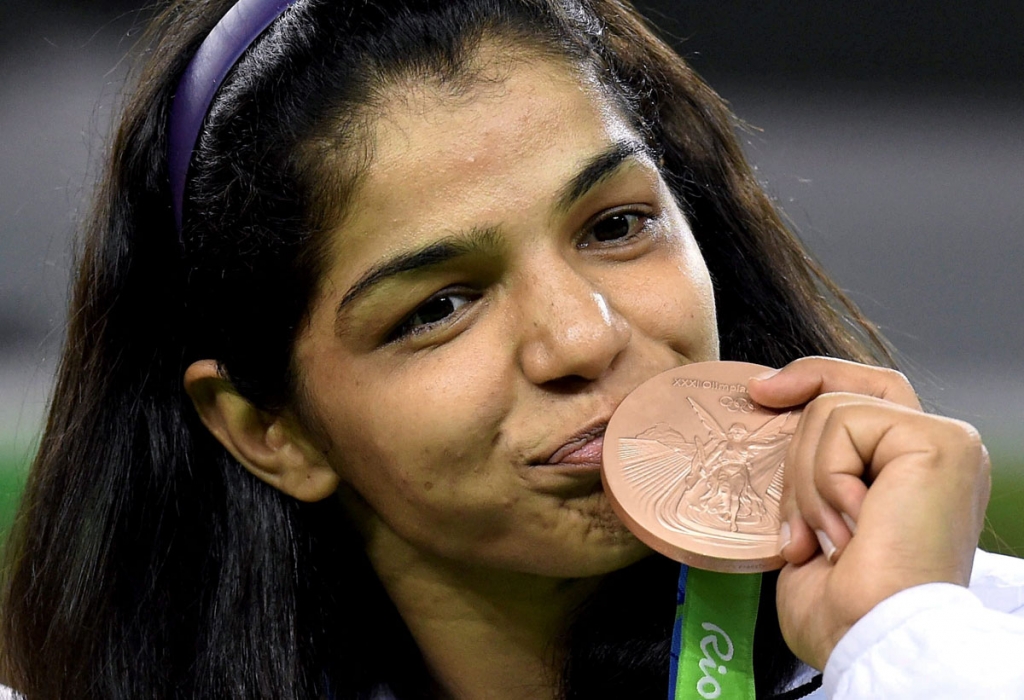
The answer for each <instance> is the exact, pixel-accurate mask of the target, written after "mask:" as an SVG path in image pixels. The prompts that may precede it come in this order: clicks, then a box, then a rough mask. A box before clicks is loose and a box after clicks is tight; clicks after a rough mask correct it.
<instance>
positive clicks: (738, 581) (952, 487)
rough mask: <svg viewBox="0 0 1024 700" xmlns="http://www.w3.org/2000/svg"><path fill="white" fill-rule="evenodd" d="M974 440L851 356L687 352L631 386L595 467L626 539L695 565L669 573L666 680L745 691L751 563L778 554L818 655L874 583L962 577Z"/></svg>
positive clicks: (976, 483)
mask: <svg viewBox="0 0 1024 700" xmlns="http://www.w3.org/2000/svg"><path fill="white" fill-rule="evenodd" d="M758 377H760V378H758ZM983 450H984V448H983V447H982V446H981V444H980V441H978V440H977V436H976V434H975V433H974V432H973V430H972V429H971V428H970V426H966V425H965V424H963V423H960V422H958V421H952V420H949V419H945V418H941V417H937V416H931V415H928V414H925V413H923V412H921V410H920V404H919V403H918V401H917V397H916V395H915V394H914V392H913V389H912V388H911V387H910V385H909V384H908V383H907V381H906V379H905V378H903V377H902V375H900V374H898V373H896V372H893V371H891V370H884V369H879V368H875V367H869V366H865V365H859V364H856V363H851V362H845V361H840V360H831V359H826V358H804V359H802V360H798V361H796V362H794V363H791V364H790V365H788V366H787V367H786V368H784V369H783V370H782V371H780V372H778V373H775V374H772V370H769V369H768V368H765V367H760V366H758V365H750V364H747V363H735V362H712V363H700V364H692V365H687V366H684V367H680V368H676V369H673V370H670V371H668V372H665V373H663V374H661V375H658V376H657V377H654V378H653V379H651V380H649V381H648V382H646V383H645V384H643V385H642V386H640V387H639V388H638V389H637V390H635V391H634V392H633V393H632V394H631V395H630V396H629V397H627V398H626V400H625V401H623V403H622V405H621V406H620V407H619V409H618V411H616V413H615V415H614V416H613V418H612V421H611V422H610V424H609V426H608V431H607V433H606V436H605V450H604V464H605V467H604V470H603V472H602V476H603V478H604V482H605V488H606V491H607V493H608V495H609V498H610V500H611V502H612V504H613V507H614V509H615V510H616V513H617V514H618V515H619V517H620V518H621V519H622V520H623V521H624V522H625V523H626V524H627V525H628V526H629V527H630V529H631V530H632V531H633V532H634V534H636V536H637V537H638V538H639V539H641V540H642V541H643V542H645V543H646V544H648V545H649V546H651V547H652V548H653V549H655V550H656V551H658V552H660V553H662V554H664V555H666V556H669V557H671V558H673V559H676V560H677V561H680V562H682V563H684V564H687V565H689V566H691V567H694V568H692V569H688V568H687V567H686V566H684V567H683V571H682V574H681V576H680V598H681V600H680V601H679V602H680V605H679V607H678V611H677V634H676V640H675V644H674V647H675V649H674V651H675V652H678V654H679V655H678V658H679V666H678V668H673V670H672V678H673V682H674V683H675V687H674V691H673V693H674V694H673V695H672V697H678V698H684V697H693V696H694V691H696V693H697V695H698V696H701V697H714V698H718V697H722V698H730V697H732V698H744V697H750V698H752V697H753V692H754V690H753V681H752V663H751V662H750V661H749V659H750V658H751V656H752V639H753V626H754V622H755V616H756V610H757V596H758V594H759V589H760V576H759V575H757V574H751V573H750V572H760V571H767V570H771V569H774V568H779V567H782V566H783V565H784V564H786V563H789V564H792V565H793V566H788V567H786V569H785V570H784V571H783V572H782V574H781V576H780V579H779V594H778V605H779V615H780V622H781V624H782V628H783V632H784V634H785V636H786V639H787V642H788V643H789V645H790V646H791V648H793V650H794V652H795V653H796V654H797V655H798V656H799V657H800V658H802V659H803V660H804V661H806V662H808V663H810V664H811V665H812V666H815V667H816V668H819V669H820V668H822V667H823V666H824V664H825V662H826V661H827V659H828V656H829V654H830V653H831V650H832V648H833V647H834V646H835V644H836V643H837V642H838V640H839V638H840V637H841V636H842V635H843V634H844V633H845V632H846V631H847V630H848V629H849V628H850V626H852V625H853V624H854V623H855V622H856V621H857V620H858V619H860V617H861V616H863V615H864V614H866V613H867V612H868V611H869V610H870V609H871V608H872V607H874V605H876V604H877V603H879V602H881V600H883V599H885V598H886V597H888V596H890V595H892V594H894V593H896V592H898V591H900V590H903V589H905V588H908V587H910V586H913V585H917V584H920V583H925V582H929V581H950V582H954V583H961V584H966V582H967V581H968V579H969V575H970V569H971V562H972V556H973V552H974V547H975V546H976V543H977V537H978V534H979V532H980V528H981V518H982V514H983V513H984V503H985V501H986V500H987V495H988V488H987V465H988V461H987V456H986V455H985V454H984V453H983ZM783 465H785V469H783ZM883 469H884V470H886V471H885V475H884V477H883ZM937 471H938V472H941V473H936V472H937ZM783 475H785V476H784V477H783ZM869 485H871V486H872V489H871V491H870V493H869V488H868V487H869ZM854 532H856V533H857V537H856V540H854V538H853V533H854ZM780 549H781V550H782V555H780V553H779V552H780ZM896 552H899V553H900V559H899V560H898V561H894V558H893V554H894V553H896ZM783 557H784V558H783ZM684 589H685V596H684V595H683V594H684ZM730 631H731V632H732V634H730ZM726 657H728V658H726Z"/></svg>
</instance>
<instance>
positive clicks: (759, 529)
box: [601, 362, 800, 573]
mask: <svg viewBox="0 0 1024 700" xmlns="http://www.w3.org/2000/svg"><path fill="white" fill-rule="evenodd" d="M767 369H768V368H767V367H762V366H761V365H755V364H750V363H747V362H700V363H695V364H690V365H685V366H682V367H677V368H675V369H671V370H669V371H667V372H663V373H662V374H659V375H657V376H656V377H653V378H652V379H650V380H648V381H646V382H644V383H643V384H642V385H640V386H639V387H637V389H636V390H634V391H633V392H632V393H631V394H630V395H629V396H627V397H626V398H625V400H624V401H623V402H622V404H621V405H620V406H619V407H618V409H617V410H616V411H615V414H614V415H613V416H612V418H611V421H610V422H609V424H608V429H607V431H606V432H605V437H604V451H603V460H602V461H603V465H602V469H601V478H602V480H603V482H604V488H605V492H606V493H607V494H608V499H609V501H610V502H611V505H612V508H613V509H614V511H615V513H616V514H617V515H618V516H619V518H620V519H621V520H622V521H623V522H624V523H625V524H626V526H627V527H628V528H629V529H630V530H631V531H632V532H633V534H634V535H636V536H637V538H639V539H640V540H641V541H642V542H644V543H645V544H647V545H648V546H649V547H651V548H652V549H654V550H655V551H658V552H660V553H661V554H664V555H665V556H667V557H670V558H672V559H675V560H676V561H680V562H682V563H684V564H688V565H690V566H695V567H697V568H700V569H708V570H711V571H720V572H724V573H751V572H757V571H770V570H772V569H778V568H780V567H781V566H782V565H783V563H784V562H783V559H782V557H781V556H779V552H778V533H779V525H780V522H779V499H780V497H781V495H782V474H783V466H784V465H783V460H784V458H785V456H786V448H787V446H788V445H789V441H790V439H791V437H792V435H793V431H794V430H795V429H796V424H797V421H798V419H799V413H800V412H799V410H789V411H784V412H779V411H773V410H771V409H767V408H764V407H762V406H760V405H758V404H755V403H754V402H753V401H752V400H751V398H750V395H749V394H748V393H747V387H746V382H747V380H748V379H749V378H750V377H753V376H756V375H758V374H761V373H762V372H764V371H766V370H767Z"/></svg>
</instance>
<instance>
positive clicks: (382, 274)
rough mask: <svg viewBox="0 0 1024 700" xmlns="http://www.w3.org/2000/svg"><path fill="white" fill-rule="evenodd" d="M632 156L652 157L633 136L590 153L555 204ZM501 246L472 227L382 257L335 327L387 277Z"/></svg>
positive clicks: (493, 232) (572, 198)
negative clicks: (590, 155)
mask: <svg viewBox="0 0 1024 700" xmlns="http://www.w3.org/2000/svg"><path fill="white" fill-rule="evenodd" d="M635 157H643V158H649V159H653V157H652V155H651V150H650V148H648V147H647V145H646V144H644V143H643V142H642V141H640V140H638V139H635V138H627V139H623V140H620V141H616V142H615V143H613V144H612V145H611V146H610V147H608V148H607V149H605V150H604V151H601V152H600V153H598V154H596V155H594V156H592V157H591V158H590V159H589V160H587V161H586V162H585V163H584V164H583V166H582V167H581V168H580V169H579V171H578V172H577V173H576V174H575V175H574V176H573V177H572V179H570V180H569V181H568V182H567V183H566V184H565V185H564V186H563V187H562V188H561V190H560V191H559V194H558V197H557V199H556V202H557V203H556V207H557V208H558V209H559V210H560V211H567V210H568V209H570V208H571V207H572V205H573V204H575V203H576V202H577V201H578V200H579V199H580V198H581V197H583V195H585V194H586V193H587V192H589V191H590V190H591V189H592V188H594V187H595V186H596V185H597V184H598V183H600V182H601V181H602V180H604V179H606V178H607V177H609V176H611V174H612V173H614V172H615V171H616V170H617V169H618V168H619V166H621V165H622V164H623V163H624V162H625V161H626V160H628V159H629V158H635ZM500 246H501V235H500V232H499V231H498V229H497V228H496V227H493V226H492V227H487V228H474V229H471V230H470V231H469V232H468V233H465V234H454V235H451V236H446V237H445V238H442V239H441V240H439V241H435V242H434V243H431V244H430V245H427V246H424V247H423V248H418V249H416V250H411V251H408V252H405V253H400V254H399V255H396V256H395V257H393V258H389V259H387V260H384V261H382V262H380V263H378V264H377V265H374V266H373V267H372V268H370V269H369V270H367V271H366V273H364V274H363V276H362V277H360V278H359V279H358V280H357V281H356V282H355V284H353V285H352V286H351V287H349V289H348V291H347V292H345V295H344V296H343V297H342V298H341V301H340V302H338V306H337V308H336V310H335V326H336V328H337V327H338V326H339V325H340V323H341V320H342V314H343V313H344V311H345V309H346V308H348V307H349V306H350V305H351V304H352V302H354V301H355V300H356V299H358V298H359V297H361V296H362V295H364V294H366V292H367V291H369V290H370V288H372V287H374V286H376V285H378V284H380V283H381V282H383V281H384V280H386V279H389V278H391V277H395V276H397V275H401V274H404V273H406V272H412V271H414V270H423V269H429V268H432V267H437V266H439V265H443V264H445V263H448V262H451V261H452V260H455V259H456V258H460V257H463V256H466V255H470V254H473V253H479V252H481V251H485V250H493V249H495V248H499V247H500Z"/></svg>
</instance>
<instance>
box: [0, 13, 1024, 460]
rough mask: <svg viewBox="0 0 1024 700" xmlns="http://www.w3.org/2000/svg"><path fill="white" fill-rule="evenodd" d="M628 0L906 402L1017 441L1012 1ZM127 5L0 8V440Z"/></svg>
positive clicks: (1018, 171)
mask: <svg viewBox="0 0 1024 700" xmlns="http://www.w3.org/2000/svg"><path fill="white" fill-rule="evenodd" d="M339 1H343V0H339ZM640 5H641V7H642V8H643V9H645V11H646V13H647V14H648V16H649V17H650V19H651V20H652V22H653V23H654V24H655V25H656V26H657V27H658V28H659V29H660V30H661V31H662V32H663V33H664V34H665V35H666V36H667V37H669V38H670V39H671V41H672V42H673V43H674V44H675V45H676V47H677V48H678V49H679V50H680V51H681V52H682V53H683V54H684V55H685V56H686V57H688V58H689V59H690V61H691V63H692V64H693V65H694V66H695V67H696V68H697V69H698V71H699V72H701V73H702V74H703V75H704V76H705V78H707V80H708V81H709V82H710V83H711V84H712V85H713V86H714V87H715V88H716V89H717V90H718V91H719V92H720V93H721V94H722V95H723V96H724V97H725V98H726V99H727V100H728V101H729V102H730V104H731V105H732V107H733V108H734V110H735V111H736V113H737V114H738V115H739V116H740V118H741V119H742V120H744V122H745V123H746V125H747V127H746V129H745V131H744V134H743V140H744V143H745V145H746V147H747V150H748V153H749V155H750V157H751V159H752V160H753V161H754V162H755V163H756V164H757V167H758V171H759V174H760V175H761V177H762V178H763V180H764V181H765V183H766V184H767V186H768V188H769V191H770V192H772V193H773V194H774V195H775V196H776V197H777V198H778V200H779V202H780V204H781V206H782V207H783V209H784V210H785V211H786V213H787V214H788V215H789V216H790V218H791V219H792V220H793V222H794V224H795V226H796V228H797V229H798V230H799V232H800V234H801V236H802V237H803V239H804V240H805V241H806V242H807V244H808V245H809V247H810V248H811V250H812V251H813V253H814V254H815V255H816V256H817V257H818V258H819V259H820V260H822V262H823V263H824V264H825V265H826V267H827V268H828V269H829V270H831V271H832V273H833V274H834V276H835V277H836V279H837V280H838V281H839V283H840V285H841V286H842V287H843V288H844V289H846V290H848V291H849V292H850V294H851V295H852V296H853V297H854V299H855V300H856V301H857V303H858V304H860V305H861V307H862V308H863V310H864V311H865V312H866V313H867V314H868V316H869V317H871V318H872V319H874V320H875V321H876V322H878V323H879V325H880V326H881V327H882V329H883V331H884V332H885V333H886V335H887V336H888V337H889V338H890V339H891V340H892V342H893V343H894V344H895V346H896V347H897V349H898V350H899V351H900V353H901V359H902V361H903V365H904V368H905V369H906V370H907V371H908V372H909V374H910V375H911V376H912V378H913V379H914V380H915V382H916V384H917V385H918V387H919V389H920V391H921V392H922V394H923V395H924V396H925V397H926V399H928V400H930V401H931V402H932V404H933V405H934V406H937V407H938V409H939V410H942V411H943V412H946V413H951V414H953V415H957V416H960V417H965V418H967V419H969V420H971V421H972V422H974V423H976V424H977V425H979V427H980V428H981V429H982V432H983V434H984V435H985V437H986V438H987V440H988V441H989V442H990V443H991V444H992V445H993V446H994V447H995V449H996V450H997V451H999V450H1001V453H1002V454H1007V455H1019V454H1020V453H1021V452H1024V439H1021V438H1019V437H1018V435H1019V434H1020V432H1021V428H1022V427H1024V353H1022V350H1024V322H1022V317H1024V275H1022V272H1021V263H1022V262H1024V48H1022V47H1024V3H1021V2H1019V0H1018V1H1016V2H1010V1H1009V0H981V1H978V2H972V3H965V2H954V1H952V0H932V1H931V2H927V3H893V2H880V1H878V0H870V1H864V2H857V3H853V2H830V3H823V2H820V1H814V2H812V1H811V0H787V1H786V2H760V3H754V2H744V3H740V2H736V1H735V0H726V1H723V0H714V1H712V0H687V1H686V2H667V1H663V2H644V3H640ZM141 7H143V6H142V5H141V4H140V3H133V2H127V1H125V0H120V1H118V2H114V1H111V0H105V1H101V0H90V1H89V2H84V1H82V2H73V1H71V0H36V1H35V2H32V3H28V2H12V0H6V1H5V2H3V3H2V4H0V27H2V29H3V31H2V32H0V42H2V43H0V183H2V186H0V442H3V441H6V442H8V443H15V444H21V445H24V444H30V443H31V442H32V440H33V439H34V437H35V436H36V434H37V431H38V420H39V416H40V415H41V411H42V406H43V404H44V401H45V395H46V391H47V388H48V386H49V378H50V376H51V374H52V371H53V364H54V354H55V352H56V349H57V347H58V346H59V342H60V339H61V334H62V331H61V328H62V324H63V308H64V304H65V294H66V289H67V277H68V265H69V261H70V250H71V244H70V239H71V235H72V233H73V232H74V230H75V223H76V221H77V220H78V218H79V217H80V216H81V214H82V211H83V208H84V206H85V205H86V202H87V199H88V194H89V191H90V187H91V183H92V175H93V172H94V171H95V169H96V167H97V162H98V161H99V159H100V157H101V155H102V149H103V143H104V139H105V137H106V135H107V134H108V132H109V126H110V123H111V121H112V110H113V105H114V104H115V103H116V101H117V99H118V96H119V91H120V90H121V84H120V81H121V79H122V77H123V74H124V70H125V65H124V61H123V57H124V55H125V54H126V53H127V52H128V50H129V49H130V47H131V46H132V44H133V42H134V41H135V39H136V38H137V36H138V33H139V30H140V27H141V26H142V24H143V23H144V21H145V18H146V17H147V16H148V14H147V12H148V10H145V9H140V8H141ZM1004 462H1005V463H1007V464H1008V462H1007V461H1006V460H1004ZM1004 468H1009V467H1004Z"/></svg>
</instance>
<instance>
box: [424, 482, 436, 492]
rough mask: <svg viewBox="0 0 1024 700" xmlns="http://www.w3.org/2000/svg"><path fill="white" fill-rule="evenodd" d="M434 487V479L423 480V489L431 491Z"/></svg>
mask: <svg viewBox="0 0 1024 700" xmlns="http://www.w3.org/2000/svg"><path fill="white" fill-rule="evenodd" d="M432 488H434V482H433V481H424V482H423V490H424V491H429V490H430V489H432Z"/></svg>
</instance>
